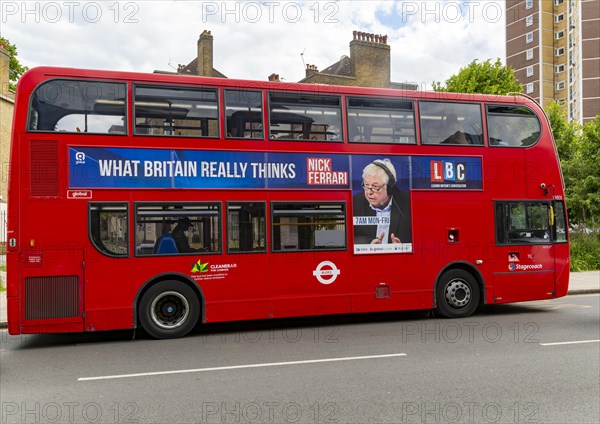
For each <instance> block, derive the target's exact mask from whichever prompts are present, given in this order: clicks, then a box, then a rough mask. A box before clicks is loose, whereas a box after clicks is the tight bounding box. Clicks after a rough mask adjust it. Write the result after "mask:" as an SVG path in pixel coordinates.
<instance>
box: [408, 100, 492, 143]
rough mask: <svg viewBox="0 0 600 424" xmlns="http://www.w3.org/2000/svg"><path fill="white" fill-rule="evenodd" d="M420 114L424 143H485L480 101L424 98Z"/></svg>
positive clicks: (420, 106) (420, 103)
mask: <svg viewBox="0 0 600 424" xmlns="http://www.w3.org/2000/svg"><path fill="white" fill-rule="evenodd" d="M419 114H420V119H421V140H422V142H423V144H450V145H452V144H454V145H483V126H482V124H481V107H480V106H479V105H478V104H472V103H449V102H426V101H422V102H419Z"/></svg>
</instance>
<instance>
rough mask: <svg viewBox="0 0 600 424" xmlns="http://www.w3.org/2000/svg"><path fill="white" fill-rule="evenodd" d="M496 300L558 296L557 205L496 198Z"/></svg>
mask: <svg viewBox="0 0 600 424" xmlns="http://www.w3.org/2000/svg"><path fill="white" fill-rule="evenodd" d="M495 209H496V210H495V219H496V243H497V245H498V249H497V252H498V255H497V256H496V257H495V261H494V274H493V281H494V287H493V298H494V302H497V303H506V302H516V301H522V300H532V299H545V298H552V297H554V293H555V263H554V256H555V251H554V245H553V244H552V238H553V236H552V231H553V221H554V215H553V209H552V207H551V204H550V202H546V201H508V202H504V201H503V202H496V204H495Z"/></svg>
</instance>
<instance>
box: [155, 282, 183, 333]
mask: <svg viewBox="0 0 600 424" xmlns="http://www.w3.org/2000/svg"><path fill="white" fill-rule="evenodd" d="M189 314H190V305H189V303H188V301H187V299H186V298H185V296H183V295H182V294H181V293H178V292H175V291H168V292H164V293H161V294H160V295H158V296H156V297H155V298H154V300H153V301H152V304H151V305H150V317H151V318H152V322H153V323H154V324H156V325H157V326H158V327H160V328H163V329H165V330H174V329H176V328H178V327H180V326H181V325H183V323H184V322H186V320H187V318H188V315H189Z"/></svg>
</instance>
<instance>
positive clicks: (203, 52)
mask: <svg viewBox="0 0 600 424" xmlns="http://www.w3.org/2000/svg"><path fill="white" fill-rule="evenodd" d="M212 74H213V36H212V35H211V33H210V31H207V30H204V31H202V34H200V38H199V39H198V75H200V76H205V77H212Z"/></svg>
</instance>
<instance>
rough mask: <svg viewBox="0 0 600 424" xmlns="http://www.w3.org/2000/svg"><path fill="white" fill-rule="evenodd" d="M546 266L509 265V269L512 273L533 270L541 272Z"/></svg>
mask: <svg viewBox="0 0 600 424" xmlns="http://www.w3.org/2000/svg"><path fill="white" fill-rule="evenodd" d="M543 268H544V266H543V265H542V264H531V265H523V264H514V263H513V264H508V269H509V270H510V271H515V270H517V271H531V270H540V269H543Z"/></svg>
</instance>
